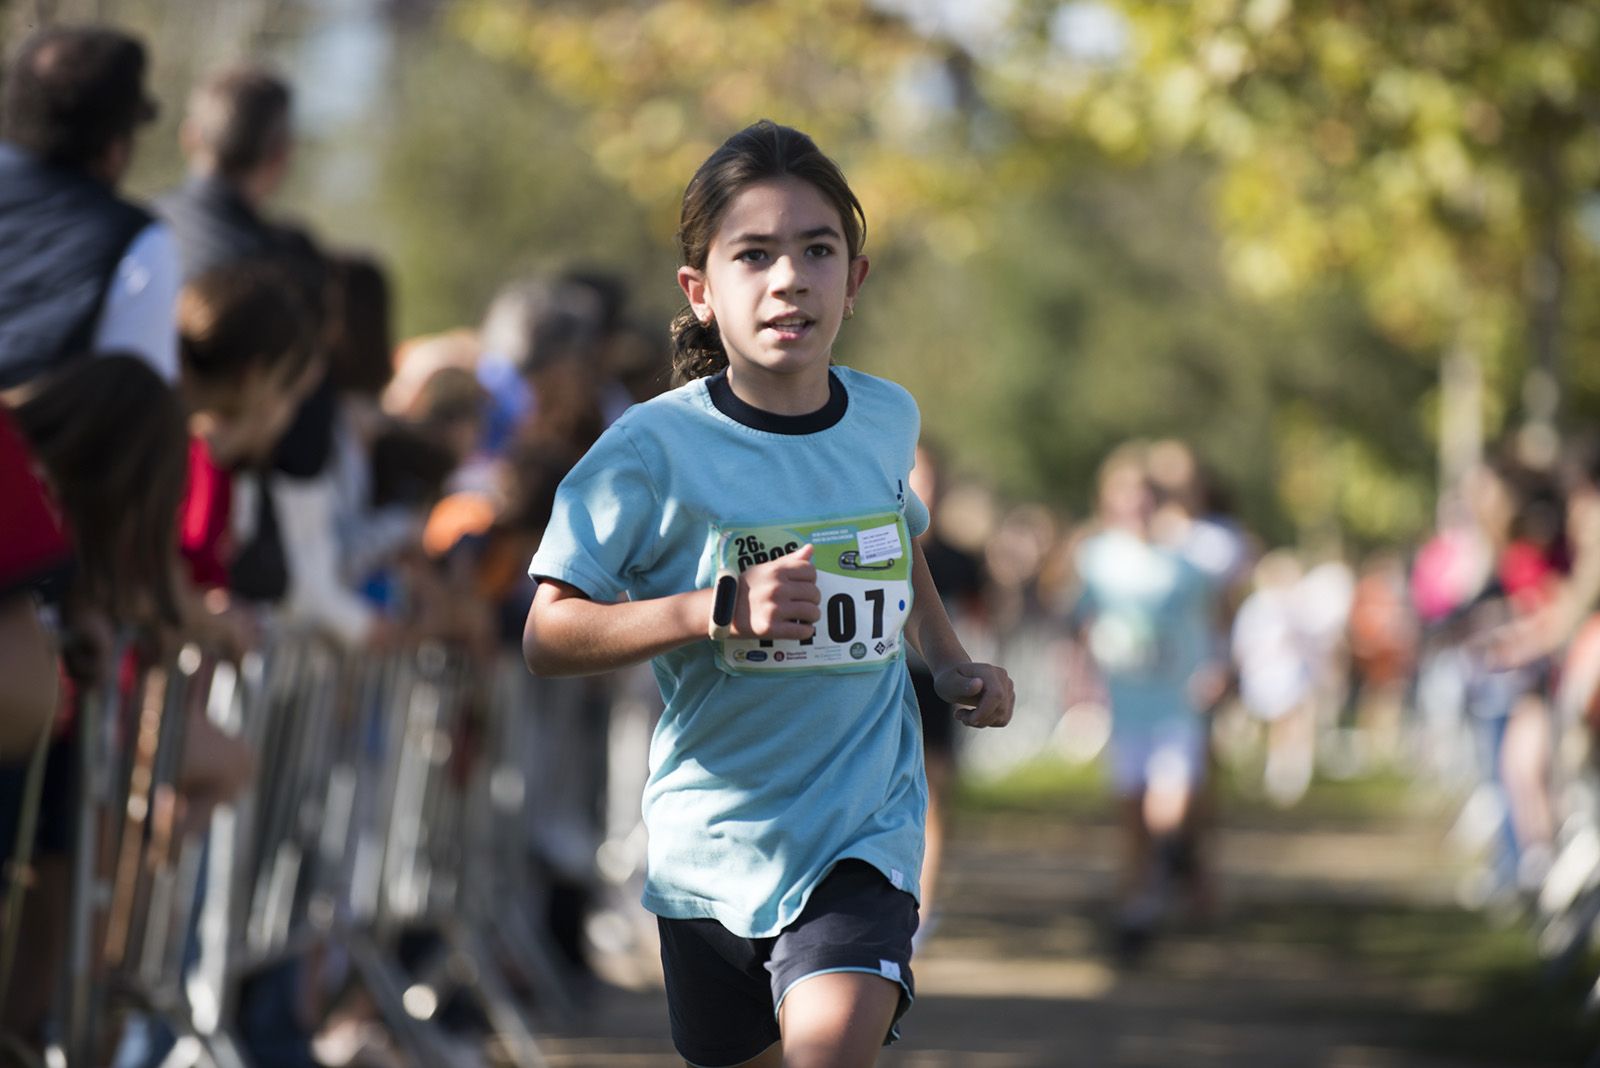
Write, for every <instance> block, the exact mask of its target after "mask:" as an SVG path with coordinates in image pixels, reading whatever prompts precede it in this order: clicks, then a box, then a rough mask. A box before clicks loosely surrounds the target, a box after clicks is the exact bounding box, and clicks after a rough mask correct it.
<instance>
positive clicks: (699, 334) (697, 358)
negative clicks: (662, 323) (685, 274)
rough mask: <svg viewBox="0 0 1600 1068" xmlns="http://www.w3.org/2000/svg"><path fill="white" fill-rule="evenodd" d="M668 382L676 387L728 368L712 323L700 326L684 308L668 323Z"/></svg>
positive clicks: (692, 310)
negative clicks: (669, 332) (670, 350)
mask: <svg viewBox="0 0 1600 1068" xmlns="http://www.w3.org/2000/svg"><path fill="white" fill-rule="evenodd" d="M670 329H671V332H672V380H673V382H674V383H675V384H677V385H680V386H681V385H683V384H684V383H686V382H693V381H694V380H695V379H697V378H709V377H711V376H712V375H714V374H716V373H717V372H719V371H721V370H723V369H724V368H726V367H727V366H728V353H727V351H726V350H725V349H723V347H722V334H721V333H720V332H719V331H718V330H717V326H716V324H715V323H703V322H701V321H700V319H699V317H697V316H696V315H695V313H694V309H693V308H690V307H688V306H685V307H684V309H683V310H682V311H680V312H679V313H678V314H677V315H676V316H674V317H673V319H672V326H671V328H670Z"/></svg>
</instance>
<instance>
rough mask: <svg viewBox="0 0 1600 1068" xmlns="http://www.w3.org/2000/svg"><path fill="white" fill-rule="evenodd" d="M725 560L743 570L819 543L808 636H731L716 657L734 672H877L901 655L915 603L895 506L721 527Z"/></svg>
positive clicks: (907, 542)
mask: <svg viewBox="0 0 1600 1068" xmlns="http://www.w3.org/2000/svg"><path fill="white" fill-rule="evenodd" d="M720 534H721V536H720V537H719V538H718V545H719V547H720V550H721V552H722V560H721V561H720V562H719V563H720V564H721V566H723V567H725V568H727V569H728V570H730V571H736V572H737V571H743V570H745V569H747V568H749V567H752V566H754V565H755V564H758V563H766V562H768V561H770V560H775V559H778V558H779V557H782V556H786V555H788V554H789V553H792V552H795V551H798V549H799V548H800V547H801V546H802V545H805V544H807V543H810V544H811V545H812V546H813V547H814V552H813V556H812V559H813V562H814V563H815V565H816V568H817V587H818V590H819V592H820V593H821V595H822V619H821V620H820V621H819V622H818V624H817V628H816V633H815V635H814V636H813V637H811V638H808V639H805V640H804V641H791V640H778V639H739V638H727V639H723V640H720V641H718V642H717V643H716V645H717V664H718V666H719V667H721V668H722V669H723V670H724V671H728V672H731V673H734V674H741V675H743V674H767V673H771V672H815V671H874V670H881V669H882V668H883V667H884V666H885V665H887V664H889V663H891V662H893V661H897V660H899V659H900V657H901V655H902V648H903V646H902V638H901V631H902V630H903V629H904V627H905V622H906V618H907V616H908V615H909V613H910V609H911V538H910V534H909V532H908V531H907V530H906V526H905V522H904V520H902V519H901V518H900V516H899V514H898V513H880V514H876V515H867V516H857V517H851V518H847V519H829V520H820V521H814V522H804V523H788V524H783V525H781V526H776V525H775V526H769V527H743V526H741V527H724V528H723V529H722V530H721V532H720Z"/></svg>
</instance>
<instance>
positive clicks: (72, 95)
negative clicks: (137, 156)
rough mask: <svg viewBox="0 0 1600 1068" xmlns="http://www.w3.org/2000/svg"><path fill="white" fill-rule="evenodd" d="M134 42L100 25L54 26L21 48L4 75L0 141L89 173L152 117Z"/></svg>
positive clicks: (142, 58) (139, 48)
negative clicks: (85, 169)
mask: <svg viewBox="0 0 1600 1068" xmlns="http://www.w3.org/2000/svg"><path fill="white" fill-rule="evenodd" d="M144 75H145V52H144V46H143V45H142V44H140V43H139V42H138V41H137V40H135V39H134V38H132V37H129V36H128V35H127V34H125V33H121V32H120V31H117V30H113V29H108V28H106V27H101V26H56V27H52V28H50V29H45V30H40V31H39V32H37V33H35V34H33V35H32V36H31V37H28V38H27V39H26V40H24V41H23V42H22V46H21V48H20V49H18V51H17V54H16V56H15V58H14V59H13V60H12V62H11V64H10V69H9V70H8V71H7V72H6V78H5V92H4V105H3V108H0V112H3V114H0V136H3V137H5V138H6V139H7V140H9V141H12V142H14V143H16V144H18V145H21V146H22V147H23V148H25V149H27V150H28V151H29V152H31V153H33V154H34V155H36V156H38V157H39V158H40V159H42V160H44V161H45V162H46V163H53V164H58V165H61V166H67V167H87V166H89V165H91V164H93V163H94V162H95V161H96V160H98V159H99V158H100V157H101V156H102V155H103V154H104V153H105V151H106V149H107V148H108V147H110V146H111V144H112V143H113V142H115V141H116V140H118V139H119V138H123V137H131V136H132V135H133V131H134V129H135V128H136V127H137V126H139V125H140V124H141V123H144V122H148V121H150V120H151V119H153V118H155V114H156V105H155V102H154V101H153V100H151V99H150V98H149V97H148V96H147V95H146V94H145V90H144Z"/></svg>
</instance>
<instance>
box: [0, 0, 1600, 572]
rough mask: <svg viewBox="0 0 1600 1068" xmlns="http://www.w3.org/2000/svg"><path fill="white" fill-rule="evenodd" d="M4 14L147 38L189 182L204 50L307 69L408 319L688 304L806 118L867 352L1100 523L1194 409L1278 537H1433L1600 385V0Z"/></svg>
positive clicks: (308, 100) (688, 4)
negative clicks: (860, 218) (846, 226)
mask: <svg viewBox="0 0 1600 1068" xmlns="http://www.w3.org/2000/svg"><path fill="white" fill-rule="evenodd" d="M6 6H7V7H8V8H9V11H8V12H7V22H8V24H9V26H10V29H11V32H12V34H13V35H14V34H15V33H16V32H17V31H18V30H19V29H21V28H22V27H25V26H26V25H28V23H29V22H30V20H32V19H34V18H37V17H38V16H39V15H40V14H43V15H44V16H46V17H55V18H70V17H82V16H102V17H108V18H113V19H115V20H117V21H119V22H121V23H123V24H125V25H128V26H130V27H134V28H137V29H138V30H140V31H141V32H142V33H144V34H145V35H146V36H147V38H148V40H149V41H150V43H151V45H152V47H153V51H154V56H155V62H156V84H157V88H158V92H159V93H160V95H161V97H162V99H163V100H164V101H165V103H166V108H165V110H164V113H163V116H162V120H161V123H160V125H159V126H158V127H157V128H155V129H153V130H152V131H150V133H149V135H148V136H146V137H145V138H144V139H143V140H142V142H141V145H140V156H139V160H138V164H137V170H136V172H135V174H134V176H133V179H132V188H133V189H134V190H135V191H136V192H139V193H154V192H156V191H159V190H161V189H163V188H164V187H167V186H169V185H171V184H173V183H175V182H176V181H177V180H178V179H179V177H180V173H181V171H180V160H179V157H178V155H177V151H176V145H175V132H174V131H175V124H176V121H177V118H178V116H179V114H180V112H181V107H182V100H183V98H184V95H185V93H186V91H187V87H188V86H189V85H190V84H191V83H192V81H193V79H194V77H195V76H196V74H197V73H198V72H200V71H202V70H204V69H206V68H208V67H210V66H212V65H214V64H215V63H216V62H218V61H221V60H223V59H226V58H229V57H234V56H240V55H245V54H250V55H265V56H267V57H270V58H271V59H272V60H273V61H274V62H275V63H276V64H278V65H279V66H280V67H281V69H282V70H283V71H284V72H285V73H286V74H288V75H289V76H290V77H291V78H292V80H293V81H294V83H295V85H296V88H297V90H298V93H299V97H298V101H297V106H296V116H297V121H298V123H299V126H300V130H301V133H302V142H301V150H300V155H299V159H298V163H297V166H296V169H295V172H294V177H293V181H292V184H291V186H290V188H289V189H287V190H286V191H285V192H284V193H283V194H282V195H281V197H280V198H279V201H278V207H279V208H280V210H281V211H283V212H286V213H289V214H294V215H300V216H302V217H304V218H305V219H307V220H309V221H310V222H311V223H312V224H313V225H314V227H315V228H316V230H317V231H318V232H319V233H320V234H322V235H323V236H324V238H325V239H326V240H327V241H329V242H330V243H335V244H343V245H354V246H358V247H364V248H370V249H374V250H376V251H378V252H380V253H381V254H383V256H384V257H385V258H386V259H387V261H388V262H389V263H390V264H391V265H392V268H393V270H394V273H395V276H396V279H397V282H398V287H399V294H400V299H399V301H398V314H399V320H400V328H401V331H402V336H404V335H411V334H416V333H420V332H423V331H433V330H439V329H443V328H446V327H450V326H455V325H461V324H476V323H477V322H478V321H479V320H480V318H481V316H482V313H483V309H484V307H485V305H486V303H487V301H488V299H489V297H490V296H491V295H492V293H493V292H494V290H495V288H496V287H497V286H498V285H499V284H500V283H501V282H502V281H504V280H505V279H506V278H507V277H509V276H511V275H513V274H515V273H517V272H518V271H522V270H525V269H530V268H536V267H543V266H549V265H564V264H570V263H575V262H577V263H585V264H597V265H603V266H606V267H608V268H612V269H615V270H617V271H619V272H621V273H622V274H624V275H625V276H626V277H628V278H630V279H632V280H633V281H634V282H635V283H636V289H635V293H636V298H635V304H636V306H635V308H634V312H635V314H636V316H637V317H639V318H640V319H642V320H644V321H645V322H647V323H664V322H665V319H666V318H667V316H668V315H669V314H670V312H671V310H672V307H673V305H674V300H675V297H676V290H675V287H674V285H673V280H672V267H673V266H674V254H673V247H672V242H671V236H672V230H673V225H674V222H675V210H676V204H677V198H678V197H679V195H680V194H681V192H682V186H683V184H684V181H685V179H686V178H687V176H688V174H689V173H691V172H692V169H693V167H694V165H695V164H696V163H697V162H698V161H699V160H700V159H702V158H703V157H704V155H705V154H706V152H707V151H708V149H709V148H710V147H711V146H713V145H714V144H715V143H716V142H717V141H719V140H720V139H721V138H722V137H723V136H725V135H726V134H727V133H728V132H730V131H732V130H734V129H736V128H738V127H739V126H741V125H743V124H744V123H746V122H747V121H749V120H751V119H752V118H755V117H760V116H770V117H772V118H774V119H777V120H781V121H785V122H789V123H792V124H795V125H799V126H801V127H802V128H805V129H807V130H808V131H810V132H812V133H814V134H815V135H816V137H817V138H818V140H819V141H820V143H821V144H822V145H823V146H824V148H825V149H826V150H827V151H829V152H831V153H833V154H834V155H836V156H837V157H838V158H839V159H840V160H841V161H842V163H843V164H844V166H845V168H846V171H847V173H848V174H849V175H850V177H851V179H852V181H853V182H854V183H855V185H856V186H857V188H858V189H859V191H860V192H861V195H862V197H863V199H864V201H865V202H866V207H867V212H868V218H869V225H870V233H869V251H870V252H871V254H872V255H873V256H874V259H875V267H874V275H873V278H872V280H871V282H870V283H869V285H870V289H869V291H868V297H867V299H866V300H864V301H863V303H862V306H861V311H862V314H861V316H860V317H859V318H858V319H857V320H856V321H855V322H853V323H852V324H851V328H850V332H849V333H848V335H847V336H846V338H845V339H844V341H843V342H842V344H841V349H840V356H841V358H842V359H844V360H846V361H848V362H850V363H852V364H854V365H857V366H861V367H863V368H866V369H870V370H873V371H877V372H881V373H884V374H887V375H890V376H892V377H894V378H896V379H897V380H899V381H901V382H904V383H905V384H906V385H908V386H909V387H910V388H911V389H912V390H913V391H914V392H915V393H916V395H917V396H918V397H919V399H920V400H921V403H922V407H923V410H924V413H925V419H926V423H927V426H928V429H929V431H930V432H931V433H932V434H933V435H934V436H936V437H937V438H939V439H941V440H943V441H946V442H949V443H951V444H952V445H954V446H956V455H957V456H958V457H959V463H960V466H961V467H963V468H964V469H967V470H969V471H972V472H974V473H978V474H981V475H983V476H985V477H986V478H987V479H989V480H992V482H993V483H994V484H995V485H996V486H998V487H999V488H1000V489H1001V490H1002V491H1003V492H1007V493H1011V494H1015V495H1023V496H1027V497H1030V498H1034V499H1039V500H1043V501H1045V502H1047V503H1049V504H1050V505H1052V506H1054V507H1058V508H1061V509H1064V510H1066V511H1069V512H1075V513H1081V511H1082V510H1083V508H1084V506H1085V494H1086V490H1087V486H1088V476H1089V473H1090V472H1091V471H1092V469H1093V465H1094V464H1095V462H1096V461H1097V459H1098V457H1099V456H1101V455H1102V454H1103V453H1104V451H1105V450H1106V448H1107V447H1108V446H1109V445H1110V444H1112V443H1114V442H1116V441H1119V440H1122V439H1124V438H1126V437H1128V436H1130V435H1136V434H1150V433H1161V434H1176V435H1179V436H1183V437H1186V438H1188V439H1190V440H1192V441H1194V442H1195V443H1196V444H1197V446H1198V447H1199V448H1200V450H1201V452H1202V453H1203V454H1204V455H1205V456H1206V457H1208V458H1209V459H1210V460H1211V462H1212V463H1213V464H1214V465H1215V467H1216V468H1217V469H1218V471H1219V472H1220V473H1221V474H1222V475H1223V477H1224V481H1225V483H1226V484H1227V485H1228V487H1229V488H1230V490H1231V491H1232V492H1233V493H1234V494H1235V495H1236V497H1237V499H1238V501H1239V504H1240V506H1241V508H1242V509H1243V511H1244V513H1245V515H1246V516H1247V517H1248V518H1249V519H1250V520H1251V521H1252V523H1253V524H1254V525H1255V526H1256V527H1258V528H1259V529H1261V530H1263V531H1265V532H1266V533H1268V534H1269V535H1271V536H1273V537H1274V538H1278V539H1283V538H1290V537H1301V538H1318V539H1324V540H1326V539H1337V538H1344V539H1350V540H1352V541H1354V542H1355V543H1356V544H1361V545H1364V544H1372V543H1376V542H1382V541H1390V540H1395V539H1401V538H1407V537H1414V536H1416V535H1418V534H1420V533H1421V532H1422V531H1423V530H1424V528H1425V527H1426V525H1427V524H1428V523H1429V521H1430V520H1431V518H1432V513H1433V499H1434V494H1435V489H1436V486H1437V484H1438V479H1439V477H1440V471H1441V463H1442V464H1443V466H1444V469H1445V472H1446V474H1447V475H1448V474H1449V473H1450V472H1451V471H1453V470H1454V469H1456V468H1459V467H1460V466H1461V465H1462V464H1463V463H1464V462H1465V461H1464V460H1463V459H1462V457H1463V456H1465V455H1469V454H1470V453H1471V452H1472V450H1473V449H1474V448H1476V443H1477V442H1478V441H1480V440H1484V439H1488V440H1493V439H1495V438H1497V437H1500V436H1502V435H1504V434H1507V433H1510V432H1515V431H1519V430H1523V429H1524V428H1527V427H1529V426H1532V427H1533V428H1534V430H1533V432H1532V433H1534V434H1535V435H1537V434H1538V433H1541V432H1542V431H1540V430H1539V428H1540V427H1545V426H1548V425H1550V424H1551V423H1552V421H1554V420H1556V419H1558V418H1560V419H1566V420H1577V419H1581V418H1582V417H1583V416H1585V415H1587V414H1592V413H1593V412H1595V410H1596V405H1597V401H1600V360H1596V359H1595V358H1594V354H1593V349H1594V347H1595V346H1596V344H1597V338H1600V330H1597V326H1600V324H1597V323H1596V315H1597V312H1596V310H1595V308H1596V303H1595V302H1594V301H1593V300H1589V299H1585V297H1584V295H1585V294H1587V293H1591V292H1593V288H1594V285H1595V282H1596V277H1595V275H1596V249H1597V240H1600V201H1597V200H1596V198H1595V195H1594V187H1595V181H1596V176H1597V174H1600V143H1597V139H1596V135H1595V123H1594V115H1593V106H1594V85H1595V84H1596V80H1597V77H1600V71H1597V68H1596V60H1595V55H1596V44H1595V41H1596V35H1597V33H1600V29H1597V19H1600V15H1597V12H1596V11H1595V9H1594V7H1593V5H1589V4H1583V3H1554V4H1541V5H1535V6H1529V7H1527V9H1526V10H1524V8H1523V6H1519V5H1494V4H1486V3H1468V2H1465V0H1460V2H1453V3H1446V4H1424V3H1400V4H1384V5H1355V6H1352V5H1348V4H1338V3H1311V4H1291V3H1290V2H1289V0H1248V2H1246V0H1237V2H1235V0H1208V2H1202V3H1194V4H1170V3H1165V2H1152V3H1137V2H1133V3H1124V4H1116V5H1113V4H1101V3H1094V2H1087V0H1080V2H1072V3H1066V4H1058V3H1053V2H1039V0H1015V2H1011V0H943V2H941V0H923V2H917V0H882V2H879V3H868V2H864V0H822V2H818V3H811V4H782V5H779V4H762V3H733V2H728V3H717V2H712V0H699V2H696V0H671V2H664V3H577V2H574V3H559V2H551V3H533V2H525V0H387V2H384V0H297V2H288V0H283V2H268V0H234V2H227V3H218V2H203V0H202V2H195V3H176V2H171V3H156V2H141V0H99V2H97V3H87V2H85V3H73V2H70V0H59V2H50V0H9V3H8V4H7V5H6ZM1452 368H1453V369H1454V371H1455V373H1454V374H1449V373H1446V372H1447V371H1449V370H1450V369H1452ZM1443 382H1449V383H1451V384H1452V385H1451V386H1450V387H1448V388H1446V387H1444V386H1442V384H1441V383H1443ZM1442 427H1443V428H1444V430H1443V431H1442V430H1441V428H1442Z"/></svg>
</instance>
